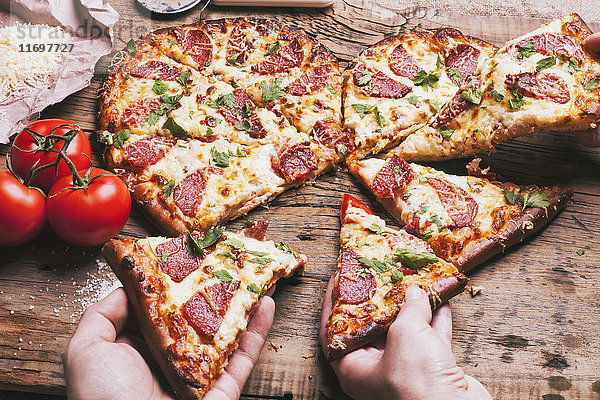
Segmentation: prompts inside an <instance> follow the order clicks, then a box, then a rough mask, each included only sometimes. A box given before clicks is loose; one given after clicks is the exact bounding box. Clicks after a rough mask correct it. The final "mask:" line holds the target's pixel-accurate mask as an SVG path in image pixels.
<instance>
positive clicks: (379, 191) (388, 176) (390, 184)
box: [371, 155, 415, 198]
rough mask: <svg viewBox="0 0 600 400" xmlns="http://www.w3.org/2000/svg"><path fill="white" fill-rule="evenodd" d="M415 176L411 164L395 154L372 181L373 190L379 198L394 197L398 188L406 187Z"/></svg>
mask: <svg viewBox="0 0 600 400" xmlns="http://www.w3.org/2000/svg"><path fill="white" fill-rule="evenodd" d="M414 177H415V175H414V173H413V170H412V168H411V167H410V164H409V163H407V162H406V161H404V159H402V158H400V157H398V156H396V155H393V156H392V157H390V158H388V159H387V160H386V162H385V164H383V167H381V169H380V170H379V171H378V172H377V174H376V175H375V178H373V181H371V190H372V191H373V193H374V194H375V196H377V197H379V198H392V197H394V192H395V191H396V190H398V189H402V188H404V187H405V186H406V185H407V184H408V183H409V182H410V181H412V180H413V179H414Z"/></svg>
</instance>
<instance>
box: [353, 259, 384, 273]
mask: <svg viewBox="0 0 600 400" xmlns="http://www.w3.org/2000/svg"><path fill="white" fill-rule="evenodd" d="M358 261H360V263H361V264H363V265H366V266H367V267H369V268H372V269H373V270H375V271H376V272H379V273H382V272H386V271H389V270H390V266H389V265H388V263H385V262H381V261H379V260H377V259H375V258H372V259H368V258H367V257H359V258H358Z"/></svg>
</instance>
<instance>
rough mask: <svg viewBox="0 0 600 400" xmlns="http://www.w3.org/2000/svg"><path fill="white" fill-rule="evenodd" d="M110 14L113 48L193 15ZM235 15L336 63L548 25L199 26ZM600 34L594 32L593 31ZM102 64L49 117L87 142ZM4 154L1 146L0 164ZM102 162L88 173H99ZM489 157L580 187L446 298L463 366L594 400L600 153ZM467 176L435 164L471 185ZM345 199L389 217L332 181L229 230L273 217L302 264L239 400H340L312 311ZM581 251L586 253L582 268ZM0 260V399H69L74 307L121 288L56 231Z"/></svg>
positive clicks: (527, 152) (505, 169) (597, 392)
mask: <svg viewBox="0 0 600 400" xmlns="http://www.w3.org/2000/svg"><path fill="white" fill-rule="evenodd" d="M111 3H112V5H113V6H114V7H115V8H116V9H117V11H118V12H119V13H120V14H121V19H120V20H119V22H118V24H117V26H116V27H115V36H116V41H115V48H122V47H123V46H124V45H125V43H126V42H127V41H128V40H129V39H130V38H132V37H137V36H139V35H141V34H144V33H146V32H148V31H150V30H152V29H156V28H159V27H163V26H171V25H177V24H182V23H186V22H192V21H193V20H194V19H195V18H197V17H198V15H195V14H194V12H193V11H192V12H187V13H184V14H183V15H181V16H179V17H178V18H177V19H152V18H150V16H149V15H148V14H147V13H144V12H143V10H142V9H140V8H138V7H137V6H136V5H135V4H134V2H133V1H132V0H113V1H111ZM238 15H254V16H269V17H273V18H275V19H277V20H280V21H282V22H285V23H287V24H289V25H293V26H299V27H302V28H304V29H305V30H306V31H307V32H308V33H309V34H311V35H314V36H315V37H316V38H317V39H318V40H320V41H321V42H322V43H324V44H325V45H327V46H328V47H329V48H330V49H331V50H332V51H333V52H334V53H335V54H336V55H337V56H338V57H339V58H340V60H341V61H342V64H343V65H345V64H346V63H347V62H348V61H349V60H350V59H351V58H352V57H353V56H354V55H355V54H357V53H358V52H360V51H361V50H362V49H364V48H365V47H367V46H369V45H371V44H373V43H375V42H377V41H379V40H380V39H382V38H384V37H385V36H388V35H392V34H396V33H398V32H404V31H407V30H411V29H419V30H422V29H431V28H437V27H440V26H451V27H456V28H459V29H460V30H462V31H463V32H464V33H467V34H471V35H474V36H478V37H480V38H482V39H484V40H487V41H489V42H492V43H494V44H496V45H501V44H502V43H504V42H505V41H506V40H507V39H509V38H511V37H515V36H518V35H520V34H522V33H525V32H527V31H530V30H532V29H534V28H535V27H537V26H538V25H539V24H540V23H541V22H543V21H540V20H536V19H533V18H525V17H523V18H501V17H466V16H460V15H447V14H444V13H443V12H441V11H436V10H430V9H409V10H402V11H397V10H391V9H385V8H383V7H380V6H378V5H377V4H375V3H374V2H372V0H362V1H361V0H338V1H336V3H335V4H334V6H333V7H331V8H327V9H324V10H306V9H249V8H248V9H243V8H238V9H226V8H209V9H208V13H207V14H206V17H207V18H217V17H223V16H238ZM598 22H600V21H596V23H591V24H590V25H591V27H592V28H593V29H595V30H598V29H599V28H600V24H598ZM107 63H108V57H104V58H103V59H101V61H100V62H99V63H98V66H97V69H96V72H97V73H96V76H95V77H94V79H93V81H92V84H91V85H90V86H89V87H88V88H86V89H84V90H82V91H80V92H78V93H75V94H74V95H72V96H70V97H68V98H67V99H66V100H65V101H63V102H62V103H61V104H58V105H56V106H53V107H51V108H49V109H48V110H46V112H45V113H44V117H61V118H65V119H69V120H72V121H74V122H76V123H78V124H80V125H81V126H82V128H83V129H84V130H85V131H87V132H92V131H94V129H95V112H96V90H97V89H98V86H99V84H100V82H101V80H102V78H103V74H104V73H105V70H106V66H107ZM8 149H9V147H8V146H0V153H1V154H0V155H1V156H2V159H0V165H4V159H3V158H4V157H5V154H6V153H7V152H8ZM97 150H98V149H96V152H95V162H96V163H97V164H98V165H101V164H102V161H101V159H100V157H99V152H98V151H97ZM483 159H484V161H483V165H491V166H492V167H493V169H494V170H495V171H497V172H499V173H501V174H503V175H504V176H505V177H506V178H508V179H510V180H514V181H516V182H518V183H523V184H525V183H537V184H550V183H553V182H561V183H563V184H566V185H568V186H570V187H572V188H574V189H575V196H574V197H573V203H572V204H569V205H568V206H567V208H566V210H564V211H563V212H562V213H561V214H560V215H559V216H558V217H557V218H556V220H555V221H554V222H553V223H552V224H551V225H550V226H549V227H548V228H546V229H545V230H544V231H542V232H541V233H539V234H537V235H535V236H534V237H532V238H531V239H529V240H527V241H526V242H525V243H524V244H522V245H519V246H516V247H514V248H511V249H509V250H508V251H506V252H505V253H504V254H502V255H500V256H498V257H495V258H494V259H492V260H490V261H488V262H487V263H485V264H484V265H483V266H481V267H480V268H478V269H477V270H475V271H473V272H471V273H470V274H469V275H470V278H471V285H473V286H481V287H483V291H482V293H481V294H479V295H477V296H476V297H472V296H471V295H470V294H469V293H468V292H465V293H463V294H461V295H459V296H457V297H456V298H454V299H453V300H452V301H451V305H452V310H453V318H454V328H453V329H454V330H453V333H454V342H453V350H454V353H455V355H456V358H457V360H458V363H459V365H460V366H461V367H463V368H464V369H465V371H466V372H467V373H468V374H471V375H473V376H475V377H477V378H478V379H479V380H480V381H481V382H482V383H483V384H484V385H485V386H486V387H487V388H488V390H489V391H490V392H491V393H492V395H493V397H494V398H495V399H539V398H542V399H544V400H559V399H600V361H599V358H600V357H599V356H600V261H599V260H600V244H599V242H600V241H599V240H598V237H599V236H600V151H599V150H590V149H585V148H583V147H582V146H581V145H579V143H578V142H577V141H576V140H575V139H574V138H573V137H572V136H571V135H565V134H562V135H559V134H553V133H544V134H538V135H535V136H533V137H527V138H523V139H518V140H513V141H510V142H508V143H505V144H502V145H500V146H498V152H496V153H494V154H491V155H483ZM465 163H466V160H455V161H452V162H447V163H443V164H437V165H436V167H440V168H443V169H444V170H446V171H447V172H454V173H460V174H464V173H465V169H464V165H465ZM344 192H348V193H351V194H354V195H357V196H358V197H359V198H361V199H363V200H365V201H367V203H368V204H369V205H371V206H373V208H374V210H375V211H376V212H377V213H379V214H381V215H385V213H384V211H383V210H382V209H381V207H379V206H378V205H377V204H376V203H375V202H374V201H373V199H372V198H369V197H368V196H367V195H365V191H364V190H362V189H361V188H360V187H359V185H358V184H357V182H356V181H354V180H353V179H352V178H350V176H349V174H348V173H347V171H345V170H340V171H338V173H337V174H336V175H325V176H323V177H321V178H319V179H318V180H317V181H316V182H314V183H312V184H310V185H305V186H303V187H301V188H300V189H298V190H294V191H290V192H288V193H285V194H284V195H282V196H280V197H279V198H278V199H276V200H275V201H274V202H272V203H271V205H270V207H269V208H268V209H265V208H260V209H257V210H254V211H253V212H251V213H250V214H249V215H248V216H247V217H246V218H242V219H240V220H237V221H234V222H232V223H231V224H230V227H232V228H234V229H235V228H239V227H241V226H242V224H243V222H244V221H245V220H247V219H256V218H267V219H269V220H270V222H271V229H270V231H269V232H268V237H269V238H271V239H275V240H283V241H285V242H287V243H289V244H290V245H292V246H293V247H294V248H295V249H297V250H298V251H301V252H303V253H305V254H307V255H308V256H309V257H310V259H311V262H310V264H309V265H308V267H307V269H306V274H305V275H304V276H303V277H300V278H297V279H294V280H290V281H288V282H287V284H286V285H279V289H278V291H277V293H276V294H275V301H276V303H277V312H276V316H275V322H274V324H273V329H272V330H271V333H270V336H269V339H268V344H267V345H266V346H265V348H264V349H263V352H262V355H261V359H260V361H259V363H258V365H257V366H256V368H255V370H254V372H253V373H252V375H251V377H250V379H249V380H248V383H247V385H246V387H245V389H244V393H245V397H246V398H253V399H255V398H261V399H265V398H269V399H273V398H285V399H292V398H293V399H327V398H333V399H341V398H344V396H343V394H342V392H341V390H340V388H339V385H338V383H337V380H336V377H335V375H334V374H333V372H332V370H331V369H330V368H329V366H328V364H327V362H326V361H325V360H324V358H323V356H322V353H321V351H320V348H319V345H318V343H317V331H318V328H317V327H318V323H319V322H318V321H319V317H320V304H321V301H322V298H323V295H324V289H325V287H326V284H327V281H328V279H329V277H330V276H331V275H332V273H333V272H334V270H335V266H336V258H337V254H338V240H339V222H338V221H339V219H338V209H339V204H340V199H341V195H342V193H344ZM0 206H1V205H0ZM386 219H387V220H388V222H391V220H390V219H389V218H388V217H386ZM158 233H159V232H157V231H156V230H155V229H154V228H153V227H152V225H151V224H150V223H149V222H147V221H146V220H145V219H144V218H143V217H142V215H141V214H140V211H139V209H138V208H136V207H134V208H133V210H132V213H131V218H130V219H129V221H128V223H127V225H126V226H125V228H124V229H123V232H122V234H124V235H130V236H135V237H144V236H147V235H156V234H158ZM579 249H584V250H585V254H584V255H581V256H580V255H578V254H577V253H576V251H577V250H579ZM0 260H1V261H0V388H2V389H13V390H23V391H31V392H40V393H48V394H50V393H53V394H63V393H64V380H63V376H62V367H61V364H60V353H61V351H62V349H63V348H64V346H65V345H66V343H67V342H68V340H69V338H70V336H71V335H72V333H73V332H74V330H75V327H76V324H77V321H78V318H79V316H80V315H81V312H82V310H83V309H84V308H85V307H87V306H88V305H89V304H91V303H93V302H94V301H96V300H97V299H98V298H99V297H102V296H104V295H106V294H107V293H108V292H109V291H110V290H112V288H113V287H115V285H116V280H115V278H114V275H113V274H112V273H111V272H110V271H109V268H107V267H106V265H105V264H104V263H103V260H102V257H101V255H100V250H99V248H92V249H82V248H76V247H73V246H69V245H66V244H65V243H63V242H61V241H60V240H58V239H56V238H55V237H54V236H53V234H52V233H51V232H50V231H45V232H44V233H43V234H42V236H41V237H39V238H38V239H36V240H35V241H34V242H32V243H31V244H28V245H25V246H21V247H18V248H12V249H7V248H3V249H0ZM0 397H2V395H1V393H0ZM19 398H23V397H19Z"/></svg>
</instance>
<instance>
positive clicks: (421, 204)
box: [349, 155, 573, 271]
mask: <svg viewBox="0 0 600 400" xmlns="http://www.w3.org/2000/svg"><path fill="white" fill-rule="evenodd" d="M467 168H468V169H469V173H470V176H457V175H450V174H446V173H444V172H441V171H437V170H435V169H433V168H431V167H425V166H422V165H418V164H414V163H410V164H409V163H408V162H406V161H405V160H404V159H402V158H400V157H398V156H396V155H394V156H391V157H389V158H387V159H386V160H382V159H377V158H371V159H368V160H362V161H358V162H355V163H352V164H351V165H350V166H349V169H350V171H351V172H352V173H353V174H354V176H356V177H357V178H358V179H359V180H361V181H362V182H363V183H364V184H365V186H367V187H368V188H369V189H370V190H371V191H372V192H373V194H375V196H377V200H379V201H380V202H381V203H382V204H383V205H384V207H385V208H386V209H387V210H388V211H389V212H390V213H391V214H392V215H393V216H394V217H395V218H396V219H397V220H398V221H400V222H401V223H402V224H403V225H405V229H406V230H407V231H408V232H410V233H412V234H414V235H417V236H418V237H420V238H422V239H424V240H426V241H427V242H428V243H429V244H430V245H431V247H432V248H433V250H434V252H435V254H436V255H437V256H439V257H441V258H443V259H445V260H447V261H450V262H452V263H454V264H455V265H457V266H458V267H459V269H460V270H461V271H467V270H469V269H472V268H474V267H476V266H477V265H479V264H481V263H482V262H484V261H485V260H487V259H489V258H490V257H492V256H494V255H496V254H498V253H500V252H502V251H503V250H504V249H505V248H507V247H508V246H511V245H513V244H516V243H518V242H520V241H522V240H523V239H525V238H526V237H528V236H530V235H531V234H532V233H534V232H536V231H537V230H539V229H540V228H542V227H543V226H545V225H546V224H547V223H548V222H549V221H551V220H552V218H554V217H555V216H556V215H557V214H558V212H559V211H560V209H561V208H562V207H563V206H564V205H565V203H566V202H567V201H568V200H569V199H570V198H571V196H572V195H573V191H572V190H571V189H568V188H565V187H562V186H560V185H554V186H550V187H538V186H536V185H528V186H519V185H515V184H514V183H509V182H504V181H502V179H501V178H499V177H498V176H497V175H495V174H493V173H490V172H489V171H488V170H487V169H486V170H481V169H480V168H479V162H478V160H475V161H474V162H471V163H470V164H469V166H468V167H467Z"/></svg>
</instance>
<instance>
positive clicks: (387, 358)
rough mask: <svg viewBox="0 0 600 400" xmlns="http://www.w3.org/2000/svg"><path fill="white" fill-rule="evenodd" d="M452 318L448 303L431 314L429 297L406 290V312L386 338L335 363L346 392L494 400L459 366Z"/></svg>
mask: <svg viewBox="0 0 600 400" xmlns="http://www.w3.org/2000/svg"><path fill="white" fill-rule="evenodd" d="M332 290H333V279H331V280H330V281H329V286H328V288H327V293H326V295H325V299H324V301H323V311H322V318H321V335H320V339H321V346H322V347H323V348H324V349H326V348H327V328H326V327H327V321H328V318H329V315H330V313H331V304H332V301H331V295H332ZM451 340H452V316H451V314H450V307H449V306H448V305H447V304H446V305H444V306H442V307H441V308H439V309H438V310H437V311H435V312H434V313H433V315H432V312H431V307H430V305H429V300H428V297H427V294H426V293H425V292H424V291H423V290H421V289H420V288H418V287H417V286H410V287H409V288H408V289H407V290H406V297H405V301H404V304H403V305H402V309H401V310H400V313H399V314H398V317H397V318H396V321H395V322H394V323H393V324H392V325H391V327H390V329H389V332H388V334H387V337H386V338H382V339H381V340H380V341H378V342H375V343H373V344H372V345H369V346H367V347H363V348H360V349H358V350H355V351H353V352H352V353H349V354H347V355H345V356H344V357H342V358H340V359H338V360H335V361H332V362H331V366H332V368H333V370H334V371H335V373H336V375H337V376H338V379H339V382H340V385H341V387H342V389H343V390H344V392H345V393H346V394H348V395H349V396H351V397H352V398H353V399H356V400H360V399H369V400H375V399H435V398H439V396H440V395H441V394H444V396H445V397H444V398H456V399H491V396H490V394H489V393H488V392H487V390H486V389H485V388H484V387H483V385H482V384H481V383H479V382H478V381H477V380H476V379H474V378H473V377H471V376H468V375H466V374H465V373H464V371H463V370H462V368H460V367H458V366H457V365H456V360H455V358H454V355H453V354H452V348H451Z"/></svg>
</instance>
